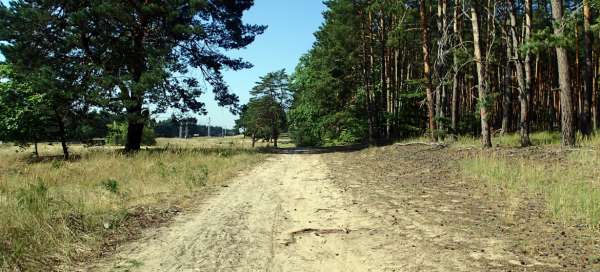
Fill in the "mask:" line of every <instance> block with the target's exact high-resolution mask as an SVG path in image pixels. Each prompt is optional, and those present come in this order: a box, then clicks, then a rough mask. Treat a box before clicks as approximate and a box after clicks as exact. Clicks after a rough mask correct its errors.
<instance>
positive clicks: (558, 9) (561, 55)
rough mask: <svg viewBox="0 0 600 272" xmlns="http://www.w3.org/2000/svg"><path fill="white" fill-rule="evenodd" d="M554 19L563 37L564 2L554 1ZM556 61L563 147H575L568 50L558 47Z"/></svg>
mask: <svg viewBox="0 0 600 272" xmlns="http://www.w3.org/2000/svg"><path fill="white" fill-rule="evenodd" d="M551 2H552V17H553V18H554V21H555V24H554V34H555V35H556V36H558V37H561V36H562V35H563V32H564V27H565V24H564V18H563V3H562V0H552V1H551ZM556 59H557V62H558V82H559V85H560V111H561V126H562V128H561V129H562V145H563V146H565V147H572V146H575V130H574V122H573V91H572V89H571V75H570V74H569V56H568V53H567V49H566V48H564V47H562V46H560V45H559V46H556Z"/></svg>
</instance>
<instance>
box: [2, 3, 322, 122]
mask: <svg viewBox="0 0 600 272" xmlns="http://www.w3.org/2000/svg"><path fill="white" fill-rule="evenodd" d="M0 1H1V2H3V3H6V2H8V1H7V0H0ZM324 10H325V6H324V5H323V3H322V0H255V4H254V6H253V7H252V8H251V9H250V10H249V11H248V12H247V13H246V14H245V15H244V22H246V23H251V24H261V25H267V26H268V29H267V30H266V31H265V33H264V34H263V35H261V36H259V37H257V39H256V41H255V42H254V43H252V44H251V45H250V46H248V48H246V49H242V50H238V51H231V52H228V55H229V56H234V57H242V58H244V59H245V60H247V61H249V62H251V63H252V64H254V68H252V69H248V70H242V71H237V72H236V71H226V72H225V73H224V75H225V80H226V81H227V83H228V84H229V85H230V87H231V90H232V91H233V92H234V93H236V94H238V95H239V97H240V102H241V103H246V102H248V100H249V99H250V95H249V91H250V89H252V86H254V83H255V82H256V81H257V80H258V78H259V77H260V76H262V75H264V74H266V73H268V72H271V71H275V70H279V69H284V68H285V69H286V70H287V71H288V72H290V73H291V72H293V71H294V68H295V67H296V64H297V63H298V60H299V58H300V56H302V54H304V53H306V52H307V51H308V50H309V49H310V48H311V46H312V44H313V42H314V40H315V39H314V36H313V33H314V32H315V31H316V30H317V29H318V27H319V26H320V25H321V23H322V21H323V17H322V12H323V11H324ZM0 59H1V56H0ZM201 100H202V102H204V103H206V109H207V110H208V116H210V118H211V124H212V125H219V126H225V127H226V128H232V127H233V125H234V121H235V119H237V117H236V116H234V115H232V114H231V113H229V111H228V110H227V109H224V108H220V107H219V106H218V105H217V103H216V102H215V101H214V97H213V95H212V92H211V91H210V90H207V92H206V94H204V95H203V96H202V98H201ZM168 115H170V113H169V114H166V116H168ZM166 116H160V117H159V118H165V117H166ZM208 116H199V120H200V123H201V124H206V123H207V122H208ZM196 117H198V116H196Z"/></svg>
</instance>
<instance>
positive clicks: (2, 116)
mask: <svg viewBox="0 0 600 272" xmlns="http://www.w3.org/2000/svg"><path fill="white" fill-rule="evenodd" d="M46 102H47V101H46V95H44V94H42V93H38V92H36V90H34V88H32V86H31V84H30V83H29V82H26V81H23V80H22V78H21V77H19V76H18V75H17V74H16V73H15V72H14V70H13V69H12V67H11V66H9V65H0V141H12V142H16V143H17V144H20V145H27V144H29V143H31V142H35V141H40V140H42V139H45V138H47V137H48V131H47V129H46V128H47V126H48V123H49V122H50V118H49V115H50V114H51V113H49V111H50V108H49V107H48V105H47V104H46Z"/></svg>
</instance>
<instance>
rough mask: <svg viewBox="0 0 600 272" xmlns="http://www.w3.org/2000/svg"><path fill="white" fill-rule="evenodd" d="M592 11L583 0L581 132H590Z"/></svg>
mask: <svg viewBox="0 0 600 272" xmlns="http://www.w3.org/2000/svg"><path fill="white" fill-rule="evenodd" d="M591 21H592V11H591V9H590V1H589V0H583V32H584V33H583V37H584V46H585V70H584V76H583V80H584V97H583V109H582V115H581V133H582V134H583V135H585V136H590V135H591V134H592V95H593V88H594V64H593V61H592V58H593V56H592V54H593V50H592V46H593V35H592V31H591Z"/></svg>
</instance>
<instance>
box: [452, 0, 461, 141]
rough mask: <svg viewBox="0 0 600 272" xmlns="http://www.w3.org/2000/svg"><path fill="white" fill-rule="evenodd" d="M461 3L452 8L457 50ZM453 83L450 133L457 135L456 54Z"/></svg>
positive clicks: (457, 91)
mask: <svg viewBox="0 0 600 272" xmlns="http://www.w3.org/2000/svg"><path fill="white" fill-rule="evenodd" d="M461 13H462V11H461V3H460V0H456V2H455V7H454V25H453V30H454V48H455V49H457V48H458V46H459V45H460V43H461V38H460V37H461V34H462V33H461V30H460V16H461ZM453 66H454V67H453V70H454V71H453V72H454V75H453V80H452V81H453V82H452V106H451V111H452V113H451V115H452V133H454V134H457V133H458V109H459V105H458V102H459V101H460V100H459V99H458V94H459V89H458V88H459V77H460V75H459V72H460V71H459V69H460V67H459V66H460V59H459V56H458V54H457V53H456V52H455V53H454V54H453Z"/></svg>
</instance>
